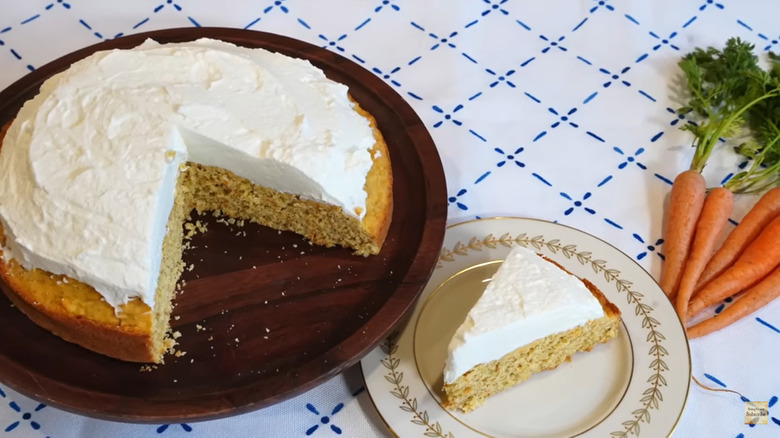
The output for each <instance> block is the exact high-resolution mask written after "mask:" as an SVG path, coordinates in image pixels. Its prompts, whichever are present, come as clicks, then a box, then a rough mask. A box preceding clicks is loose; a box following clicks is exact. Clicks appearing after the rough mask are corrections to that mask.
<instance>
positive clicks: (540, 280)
mask: <svg viewBox="0 0 780 438" xmlns="http://www.w3.org/2000/svg"><path fill="white" fill-rule="evenodd" d="M603 316H604V310H603V309H602V306H601V304H600V303H599V300H598V299H597V298H596V297H594V295H593V294H592V293H591V291H590V290H588V288H587V287H586V286H585V284H584V283H583V282H582V281H581V280H580V279H579V278H577V277H575V276H573V275H571V274H569V273H568V272H566V271H564V270H563V269H561V268H560V267H558V266H556V265H555V264H553V263H550V262H548V261H547V260H545V259H544V258H542V257H540V256H539V255H537V254H536V253H534V252H533V251H531V250H529V249H527V248H524V247H521V246H516V247H515V248H513V249H512V251H510V253H509V255H507V257H506V259H505V260H504V262H503V263H502V264H501V266H500V267H499V269H498V271H497V272H496V273H495V275H494V276H493V278H492V279H491V281H490V283H488V285H487V287H486V288H485V291H484V292H483V293H482V296H481V297H480V298H479V300H478V301H477V303H476V304H475V305H474V307H472V308H471V310H470V311H469V313H468V315H467V316H466V319H465V321H464V322H463V324H461V326H460V327H458V330H457V331H456V333H455V335H454V336H453V338H452V340H451V341H450V344H449V346H448V353H449V354H448V358H447V362H446V365H445V369H444V383H445V384H449V383H452V382H454V381H455V379H457V378H458V377H459V376H461V375H463V374H464V373H466V372H467V371H468V370H470V369H472V368H473V367H474V366H476V365H479V364H484V363H488V362H492V361H494V360H497V359H499V358H501V357H502V356H504V355H506V354H507V353H509V352H511V351H514V350H515V349H517V348H519V347H522V346H524V345H527V344H530V343H532V342H534V341H536V340H538V339H541V338H544V337H546V336H549V335H552V334H556V333H562V332H565V331H567V330H570V329H572V328H574V327H577V326H579V325H582V324H585V323H587V322H588V321H590V320H594V319H598V318H602V317H603Z"/></svg>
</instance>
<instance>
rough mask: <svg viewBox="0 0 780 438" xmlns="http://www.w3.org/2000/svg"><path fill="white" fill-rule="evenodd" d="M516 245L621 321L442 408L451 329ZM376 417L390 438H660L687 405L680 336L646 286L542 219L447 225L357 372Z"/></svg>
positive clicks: (603, 246)
mask: <svg viewBox="0 0 780 438" xmlns="http://www.w3.org/2000/svg"><path fill="white" fill-rule="evenodd" d="M515 245H522V246H526V247H529V248H532V249H534V250H536V251H537V252H539V253H542V254H544V255H546V256H548V257H550V258H551V259H553V260H555V261H556V262H558V263H560V264H561V265H562V266H563V267H565V268H566V269H567V270H569V271H570V272H572V273H573V274H575V275H577V276H580V277H584V278H587V279H588V280H590V281H591V282H593V283H594V284H595V285H596V286H598V288H599V289H601V291H602V292H603V293H604V295H606V297H607V298H608V299H609V300H610V301H612V302H613V303H614V304H615V305H616V306H617V307H618V308H619V309H620V311H621V313H622V320H623V324H622V326H621V328H620V333H619V335H618V338H617V339H614V340H612V341H610V342H609V343H607V344H600V345H598V346H596V347H594V348H593V350H592V351H591V352H589V353H578V354H576V355H574V356H573V357H572V360H571V361H570V362H565V363H563V364H561V365H560V366H559V367H558V368H556V369H555V370H551V371H546V372H543V373H539V374H536V375H534V376H532V377H531V378H530V379H529V380H528V381H526V382H523V383H521V384H519V385H517V386H515V387H513V388H511V389H508V390H506V391H504V392H502V393H500V394H498V395H495V396H493V397H491V398H489V399H488V400H487V402H485V404H484V405H482V406H481V407H480V408H478V409H476V410H474V411H472V412H470V413H468V414H463V413H461V412H455V411H448V410H445V409H444V408H442V406H441V400H442V392H441V384H442V377H441V373H442V369H443V367H444V360H445V358H446V355H447V344H448V343H449V340H450V338H451V337H452V334H453V333H454V332H455V329H456V328H457V327H458V326H459V325H460V323H461V322H462V321H463V319H464V318H465V316H466V313H467V312H468V310H469V308H470V307H471V306H472V305H473V304H474V302H476V300H477V299H478V297H479V295H480V294H481V293H482V290H483V289H484V282H485V281H487V280H488V279H490V277H491V276H492V275H493V273H494V272H495V270H496V269H497V268H498V265H499V264H500V261H501V260H503V259H504V257H505V256H506V255H507V254H508V252H509V250H510V249H511V248H512V247H513V246H515ZM360 365H361V368H362V371H363V375H364V378H365V381H366V388H367V391H368V393H369V395H370V396H371V399H372V401H373V403H374V405H375V406H376V409H377V411H378V412H379V414H380V415H381V417H382V419H383V420H384V421H385V423H386V424H387V426H388V428H389V429H390V430H391V432H392V433H393V434H395V435H396V436H399V437H404V438H406V437H418V436H419V437H449V438H456V437H457V438H460V437H480V436H489V437H505V436H506V437H510V436H511V437H559V436H579V437H591V436H599V437H610V436H612V437H623V436H647V437H665V436H669V435H670V434H671V433H672V430H673V429H674V427H675V426H676V425H677V421H678V420H679V418H680V415H681V414H682V411H683V407H684V406H685V401H686V399H687V397H688V388H689V382H690V375H691V358H690V352H689V350H688V342H687V339H686V336H685V332H684V330H683V328H682V325H681V324H680V321H679V319H678V318H677V315H676V313H675V312H674V309H673V307H672V305H671V303H670V302H669V300H668V299H667V298H666V296H665V295H664V293H663V291H662V290H661V289H660V287H659V286H658V284H657V283H656V282H655V281H654V280H653V278H652V277H651V276H650V275H649V274H648V273H647V272H646V271H645V270H644V269H642V267H640V266H639V265H638V264H637V263H636V262H634V261H633V260H632V259H631V258H630V257H628V256H626V255H625V254H623V253H622V252H620V251H618V250H617V249H616V248H614V247H613V246H611V245H609V244H607V243H605V242H604V241H602V240H600V239H598V238H596V237H593V236H591V235H589V234H586V233H584V232H582V231H579V230H576V229H573V228H570V227H567V226H563V225H559V224H555V223H551V222H545V221H540V220H533V219H520V218H495V219H481V220H476V221H471V222H466V223H462V224H457V225H453V226H451V227H449V228H448V229H447V233H446V235H445V238H444V247H443V249H442V253H441V256H440V259H439V264H438V265H437V267H436V269H435V270H434V272H433V275H432V276H431V279H430V281H429V282H428V285H427V286H426V288H425V290H424V291H423V293H422V295H421V297H420V300H419V301H418V302H417V305H416V306H415V309H414V311H413V313H412V314H411V316H410V319H409V322H408V324H407V325H406V326H405V327H403V328H402V329H401V330H400V331H399V332H397V333H395V334H393V335H391V337H390V338H388V339H387V340H386V341H385V342H384V343H383V344H382V345H381V346H380V347H378V348H376V349H374V350H373V351H372V352H370V353H369V354H368V355H367V356H366V357H365V358H364V359H363V360H362V361H361V363H360Z"/></svg>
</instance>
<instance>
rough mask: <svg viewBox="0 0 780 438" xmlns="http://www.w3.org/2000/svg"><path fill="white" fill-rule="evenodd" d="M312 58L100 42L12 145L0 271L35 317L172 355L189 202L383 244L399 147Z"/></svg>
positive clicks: (0, 213)
mask: <svg viewBox="0 0 780 438" xmlns="http://www.w3.org/2000/svg"><path fill="white" fill-rule="evenodd" d="M348 91H349V90H348V88H347V87H346V86H345V85H343V84H339V83H336V82H334V81H332V80H329V79H328V78H327V77H326V76H325V74H324V73H323V72H322V71H321V70H320V69H318V68H316V67H314V66H313V65H311V64H310V63H309V62H308V61H306V60H301V59H295V58H291V57H287V56H284V55H281V54H278V53H273V52H269V51H266V50H263V49H250V48H244V47H240V46H236V45H233V44H230V43H226V42H222V41H218V40H212V39H199V40H196V41H191V42H183V43H167V44H160V43H157V42H156V41H153V40H147V41H146V42H144V43H143V44H141V45H139V46H137V47H135V48H133V49H128V50H106V51H100V52H97V53H95V54H93V55H91V56H89V57H87V58H84V59H82V60H80V61H78V62H75V63H74V64H72V65H71V66H70V67H69V68H68V69H66V70H65V71H63V72H61V73H58V74H56V75H54V76H52V77H51V78H49V79H47V80H46V81H45V82H44V83H43V84H42V86H41V88H40V92H39V93H38V94H37V95H36V96H35V97H34V98H32V99H31V100H29V101H27V102H26V103H25V104H24V105H23V107H22V108H21V110H20V111H19V113H18V114H17V116H16V117H15V119H14V120H13V121H12V123H10V126H6V128H7V130H5V133H4V136H3V138H2V141H1V142H0V144H2V146H1V147H0V257H1V258H0V276H2V278H3V280H4V282H5V283H6V285H8V286H10V287H7V288H6V287H4V288H3V289H4V290H6V293H7V295H9V298H10V299H11V300H12V301H13V302H14V303H15V304H16V305H17V307H18V308H19V309H20V310H22V311H23V312H24V313H25V314H27V315H28V316H29V317H30V318H31V319H32V320H33V321H34V322H36V323H38V324H39V325H41V326H43V327H44V328H46V329H48V330H50V331H51V332H53V333H55V334H56V335H58V336H60V337H62V338H64V339H66V340H68V341H71V342H75V343H78V344H80V345H82V346H84V347H86V348H89V349H91V350H94V351H96V352H99V353H102V354H105V355H109V356H112V357H115V358H118V359H122V360H127V361H137V362H161V361H162V358H163V354H164V353H165V351H166V350H168V349H169V347H171V345H172V340H171V339H170V337H169V336H167V333H169V323H168V318H169V315H170V311H171V300H172V297H173V294H174V289H175V285H176V282H177V281H178V278H179V276H180V273H181V269H182V262H181V253H182V223H183V222H184V221H185V218H186V216H187V214H188V213H189V212H190V211H191V210H192V209H196V210H197V211H207V210H219V211H221V212H222V213H224V214H225V215H227V216H230V217H233V218H236V219H246V220H251V221H254V222H256V223H258V224H260V225H265V226H269V227H273V228H275V229H279V230H289V231H293V232H296V233H299V234H301V235H302V236H304V237H306V238H308V239H309V240H311V241H312V242H313V243H315V244H319V245H325V246H334V245H340V246H343V247H347V248H351V249H352V250H353V251H354V252H355V253H356V254H358V255H363V256H368V255H373V254H377V253H378V252H379V251H380V249H381V247H382V244H383V242H384V239H385V236H386V234H387V230H388V227H389V224H390V219H391V216H392V173H391V168H390V157H389V156H388V151H387V147H386V144H385V142H384V140H383V138H382V135H381V133H380V132H379V130H378V129H377V127H376V124H375V121H374V119H373V117H371V115H370V114H368V113H367V112H365V111H364V110H363V109H361V108H360V107H359V106H358V104H357V103H355V102H354V101H353V100H352V99H351V97H350V95H349V92H348Z"/></svg>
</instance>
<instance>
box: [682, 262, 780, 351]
mask: <svg viewBox="0 0 780 438" xmlns="http://www.w3.org/2000/svg"><path fill="white" fill-rule="evenodd" d="M777 297H780V267H778V268H775V270H774V271H773V272H772V273H771V274H769V275H768V276H766V278H764V279H763V280H761V282H760V283H758V284H757V285H755V286H753V287H752V288H750V289H748V290H747V291H745V293H744V294H743V295H742V296H741V297H740V298H739V299H738V300H737V301H735V302H734V303H732V304H731V306H729V307H727V308H726V309H725V310H723V312H721V313H720V314H719V315H715V316H714V317H712V318H709V319H706V320H704V321H702V322H700V323H698V324H696V325H694V326H693V327H691V328H689V329H688V339H694V338H698V337H700V336H704V335H708V334H710V333H712V332H714V331H717V330H720V329H722V328H724V327H727V326H728V325H730V324H732V323H734V322H735V321H738V320H740V319H742V318H744V317H745V316H747V315H750V314H751V313H753V312H755V311H756V310H758V309H760V308H761V307H764V306H765V305H767V304H769V303H770V302H771V301H772V300H774V299H775V298H777Z"/></svg>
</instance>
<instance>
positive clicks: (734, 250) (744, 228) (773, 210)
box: [696, 187, 780, 289]
mask: <svg viewBox="0 0 780 438" xmlns="http://www.w3.org/2000/svg"><path fill="white" fill-rule="evenodd" d="M778 215H780V187H775V188H773V189H771V190H769V191H768V192H766V193H764V195H763V196H761V198H760V199H759V200H758V201H756V203H755V204H754V205H753V206H752V207H750V210H749V211H748V212H747V214H746V215H745V217H744V218H742V220H741V221H740V222H739V225H737V226H736V228H734V229H733V230H731V232H730V233H729V235H728V236H727V237H726V240H725V241H724V242H723V245H721V247H720V249H718V250H717V251H716V252H715V254H714V255H713V256H712V258H711V259H710V261H709V263H707V266H705V267H704V271H703V272H702V273H701V276H700V277H699V282H698V284H696V289H700V288H701V287H703V286H704V285H705V284H707V283H709V282H710V280H712V279H713V278H715V277H717V276H718V275H720V274H722V273H723V271H725V270H726V269H727V268H728V267H729V266H731V264H732V263H734V260H736V259H737V257H739V256H740V254H742V252H743V251H744V250H745V248H747V246H748V245H750V242H752V241H753V239H755V238H756V236H758V233H760V232H761V230H763V229H764V227H766V226H767V224H768V223H769V222H771V221H772V219H774V218H776V217H777V216H778Z"/></svg>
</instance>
